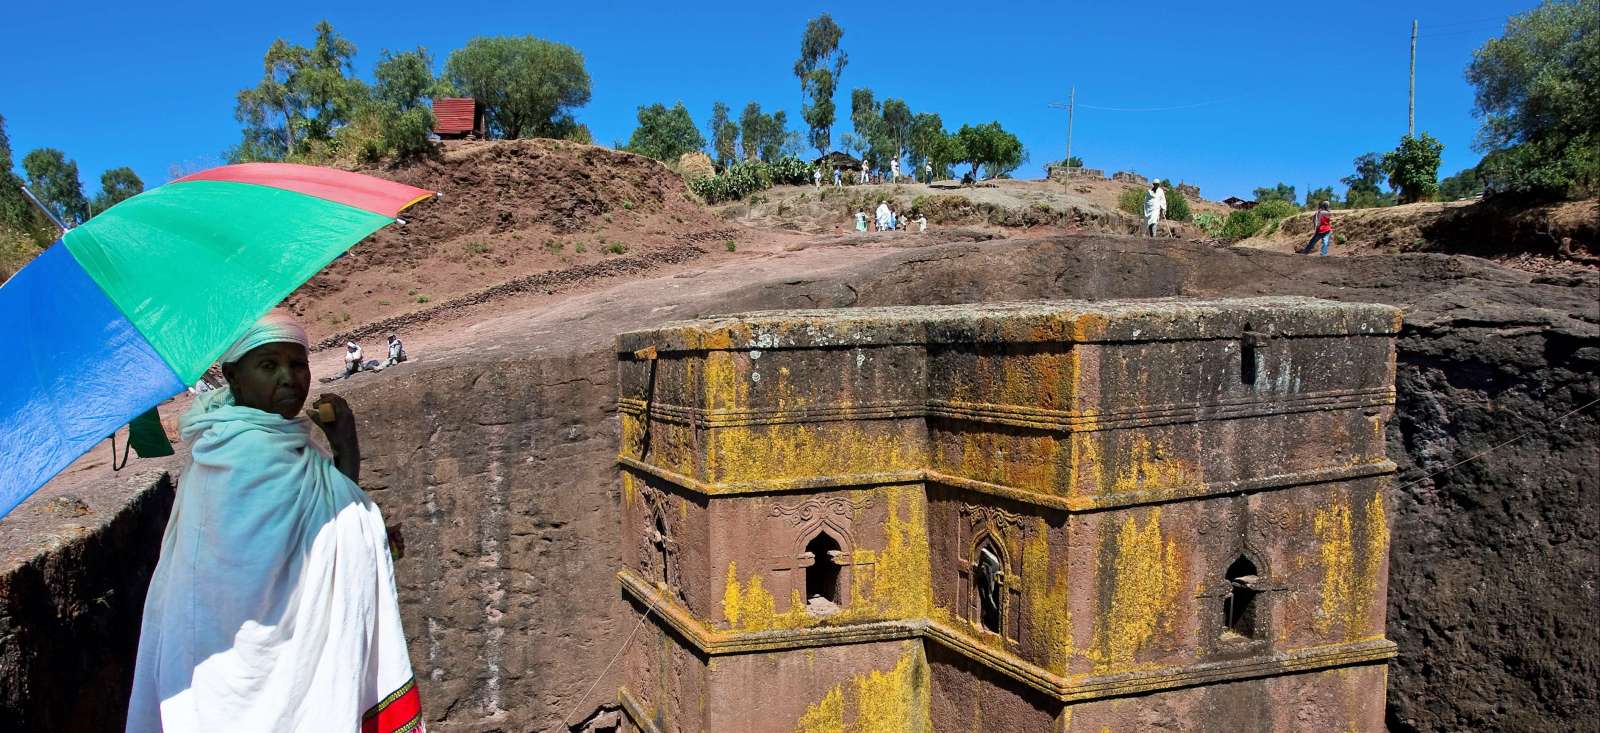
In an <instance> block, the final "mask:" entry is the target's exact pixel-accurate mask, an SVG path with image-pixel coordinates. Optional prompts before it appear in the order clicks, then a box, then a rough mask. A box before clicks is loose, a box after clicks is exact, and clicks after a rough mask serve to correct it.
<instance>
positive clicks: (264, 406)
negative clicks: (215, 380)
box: [222, 342, 311, 420]
mask: <svg viewBox="0 0 1600 733" xmlns="http://www.w3.org/2000/svg"><path fill="white" fill-rule="evenodd" d="M222 375H223V376H224V377H226V378H227V379H228V388H229V389H231V390H233V401H234V403H235V404H238V405H240V406H242V407H254V408H256V409H257V410H261V411H262V412H270V413H272V414H274V415H278V416H280V417H282V418H284V419H286V420H293V419H294V418H295V416H297V415H299V414H300V409H301V408H302V407H305V404H306V396H307V395H309V394H310V393H311V364H310V363H309V362H308V361H307V360H306V349H305V347H304V346H301V345H300V344H296V343H288V342H283V343H273V344H262V345H260V346H257V347H255V348H254V349H251V350H249V351H247V352H245V355H244V356H241V357H239V360H238V361H236V362H233V363H232V364H223V365H222Z"/></svg>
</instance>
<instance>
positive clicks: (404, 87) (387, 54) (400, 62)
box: [372, 46, 449, 112]
mask: <svg viewBox="0 0 1600 733" xmlns="http://www.w3.org/2000/svg"><path fill="white" fill-rule="evenodd" d="M372 78H373V85H372V94H373V97H374V98H375V99H376V100H378V101H379V102H382V103H383V104H384V105H386V106H389V107H392V108H394V109H396V110H399V111H401V112H404V111H406V110H410V109H414V108H416V107H423V106H426V103H427V101H428V100H429V99H432V98H433V97H436V96H443V94H445V93H446V92H447V91H448V89H449V85H448V84H446V83H444V82H443V80H441V79H438V78H436V77H434V75H433V55H432V54H430V53H428V49H426V48H423V47H421V46H418V47H416V49H414V50H411V51H401V52H399V53H393V52H391V51H389V50H388V49H384V51H383V52H382V54H380V56H379V58H378V65H377V66H376V67H374V68H373V70H372Z"/></svg>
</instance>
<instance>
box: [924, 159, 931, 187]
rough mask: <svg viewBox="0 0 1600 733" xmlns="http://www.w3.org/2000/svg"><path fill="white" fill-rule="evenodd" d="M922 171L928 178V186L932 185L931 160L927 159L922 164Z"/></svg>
mask: <svg viewBox="0 0 1600 733" xmlns="http://www.w3.org/2000/svg"><path fill="white" fill-rule="evenodd" d="M922 170H923V172H925V173H926V174H927V176H928V185H930V186H931V185H933V159H932V158H929V159H928V160H927V161H926V162H924V163H923V164H922Z"/></svg>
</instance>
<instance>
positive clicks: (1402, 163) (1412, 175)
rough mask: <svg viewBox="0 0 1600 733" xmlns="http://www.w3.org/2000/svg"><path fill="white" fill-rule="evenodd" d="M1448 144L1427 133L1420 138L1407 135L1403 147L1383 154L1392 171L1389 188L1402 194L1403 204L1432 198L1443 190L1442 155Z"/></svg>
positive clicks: (1387, 167)
mask: <svg viewBox="0 0 1600 733" xmlns="http://www.w3.org/2000/svg"><path fill="white" fill-rule="evenodd" d="M1443 152H1444V143H1441V142H1439V141H1438V140H1435V139H1434V138H1433V136H1432V135H1429V134H1428V133H1426V132H1424V133H1422V135H1421V136H1419V137H1412V136H1410V135H1403V136H1401V138H1400V147H1397V148H1395V149H1394V151H1393V152H1390V153H1387V154H1385V155H1384V156H1383V167H1384V169H1385V170H1387V171H1389V187H1390V188H1392V189H1394V190H1396V191H1398V192H1399V193H1400V202H1401V203H1406V204H1410V203H1415V202H1417V201H1431V200H1433V197H1434V194H1437V193H1438V192H1439V155H1440V154H1441V153H1443Z"/></svg>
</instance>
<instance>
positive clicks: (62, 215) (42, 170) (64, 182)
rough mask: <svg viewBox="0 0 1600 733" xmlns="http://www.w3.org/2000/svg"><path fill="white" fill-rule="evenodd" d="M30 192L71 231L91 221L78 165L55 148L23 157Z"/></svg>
mask: <svg viewBox="0 0 1600 733" xmlns="http://www.w3.org/2000/svg"><path fill="white" fill-rule="evenodd" d="M22 170H23V171H24V172H25V173H27V175H28V188H29V189H30V190H32V191H33V195H34V196H37V197H38V198H39V203H42V204H44V206H45V208H47V209H49V210H50V213H52V214H54V215H55V217H56V218H57V219H60V220H61V223H63V224H66V225H67V226H69V227H74V226H77V225H79V224H82V223H83V222H84V221H85V220H87V219H88V218H89V201H88V199H85V198H84V197H83V183H82V182H80V181H79V180H78V164H77V163H75V162H73V161H71V160H68V159H67V156H66V155H65V154H64V153H62V152H61V151H60V150H57V149H55V148H39V149H38V150H35V151H33V152H30V153H28V154H27V155H25V156H23V157H22Z"/></svg>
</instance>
